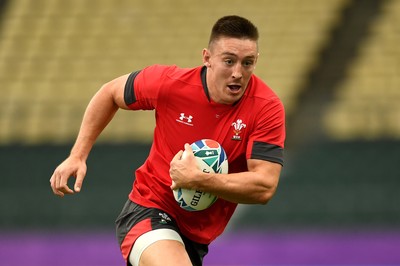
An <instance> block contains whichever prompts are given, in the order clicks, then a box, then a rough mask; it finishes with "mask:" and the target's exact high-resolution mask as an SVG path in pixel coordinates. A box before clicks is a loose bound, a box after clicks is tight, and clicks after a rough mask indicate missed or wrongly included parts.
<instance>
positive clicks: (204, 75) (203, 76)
mask: <svg viewBox="0 0 400 266" xmlns="http://www.w3.org/2000/svg"><path fill="white" fill-rule="evenodd" d="M200 78H201V83H202V84H203V89H204V92H205V94H206V96H207V99H208V101H211V99H210V93H209V92H208V86H207V67H205V66H203V68H202V69H201V72H200Z"/></svg>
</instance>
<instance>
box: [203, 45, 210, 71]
mask: <svg viewBox="0 0 400 266" xmlns="http://www.w3.org/2000/svg"><path fill="white" fill-rule="evenodd" d="M210 57H211V55H210V51H209V50H208V49H207V48H204V49H203V64H204V65H205V66H206V67H210V66H211V64H210Z"/></svg>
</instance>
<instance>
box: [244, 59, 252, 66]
mask: <svg viewBox="0 0 400 266" xmlns="http://www.w3.org/2000/svg"><path fill="white" fill-rule="evenodd" d="M253 65H254V61H253V60H247V61H244V62H243V66H245V67H251V66H253Z"/></svg>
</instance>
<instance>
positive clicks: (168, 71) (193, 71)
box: [142, 65, 201, 79]
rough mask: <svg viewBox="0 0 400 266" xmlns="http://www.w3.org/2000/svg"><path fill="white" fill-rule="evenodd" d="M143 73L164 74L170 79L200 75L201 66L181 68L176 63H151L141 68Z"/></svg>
mask: <svg viewBox="0 0 400 266" xmlns="http://www.w3.org/2000/svg"><path fill="white" fill-rule="evenodd" d="M142 71H143V72H145V73H151V74H157V73H158V74H165V75H166V76H167V77H169V78H171V79H185V78H186V79H187V78H193V77H195V78H196V77H197V78H199V77H200V72H201V67H194V68H181V67H178V66H176V65H151V66H148V67H146V68H144V69H143V70H142Z"/></svg>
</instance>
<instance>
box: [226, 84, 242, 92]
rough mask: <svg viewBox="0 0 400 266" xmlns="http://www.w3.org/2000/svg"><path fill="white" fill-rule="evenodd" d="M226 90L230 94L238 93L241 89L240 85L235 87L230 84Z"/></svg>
mask: <svg viewBox="0 0 400 266" xmlns="http://www.w3.org/2000/svg"><path fill="white" fill-rule="evenodd" d="M228 88H229V90H230V91H231V92H238V91H240V89H241V88H242V86H241V85H237V84H232V85H228Z"/></svg>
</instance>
